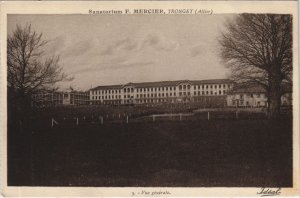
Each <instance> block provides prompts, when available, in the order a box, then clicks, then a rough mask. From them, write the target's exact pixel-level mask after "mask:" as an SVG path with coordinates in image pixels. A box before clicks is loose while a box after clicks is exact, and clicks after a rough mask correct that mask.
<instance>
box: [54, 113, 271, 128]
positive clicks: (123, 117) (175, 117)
mask: <svg viewBox="0 0 300 198" xmlns="http://www.w3.org/2000/svg"><path fill="white" fill-rule="evenodd" d="M267 118H268V117H267V114H266V112H262V111H260V112H255V111H242V110H235V111H233V110H231V111H209V110H207V111H200V112H194V113H165V114H152V115H141V116H138V115H136V114H133V115H132V114H131V113H112V114H101V115H98V116H94V115H92V116H77V117H76V116H74V117H71V118H70V117H63V118H61V117H52V118H51V122H50V124H51V127H55V126H80V125H81V126H82V125H104V124H129V123H138V122H165V121H174V122H180V121H210V120H243V119H267Z"/></svg>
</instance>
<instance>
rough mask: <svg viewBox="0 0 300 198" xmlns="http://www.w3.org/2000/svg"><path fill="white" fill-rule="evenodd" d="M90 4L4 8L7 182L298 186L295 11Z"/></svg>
mask: <svg viewBox="0 0 300 198" xmlns="http://www.w3.org/2000/svg"><path fill="white" fill-rule="evenodd" d="M88 12H89V13H88V14H13V13H12V14H10V13H9V14H7V33H6V36H7V38H6V63H7V65H6V70H7V85H6V87H7V88H6V89H7V92H6V94H7V96H6V98H7V181H6V182H7V186H8V187H22V186H25V187H185V188H189V187H226V188H228V187H245V188H248V187H250V188H256V189H257V190H256V191H257V192H256V194H255V195H254V196H270V195H273V196H276V195H280V194H281V189H282V188H293V187H295V186H294V185H293V184H294V182H295V181H293V178H294V177H293V173H294V172H293V171H294V167H293V162H294V161H293V134H294V133H293V130H294V128H293V127H294V124H295V123H294V122H293V120H295V114H293V112H294V111H293V109H294V107H295V106H294V104H295V98H294V92H293V82H294V80H293V79H295V75H298V74H295V66H296V65H293V60H294V59H295V57H294V56H296V59H297V58H298V57H297V54H296V55H295V54H294V49H295V46H294V45H293V42H294V35H293V31H294V30H295V29H294V28H295V27H293V24H294V20H296V21H297V20H298V19H297V18H295V16H293V14H291V13H288V12H287V13H268V12H266V13H256V12H254V11H253V13H249V12H242V13H223V14H222V13H217V14H213V10H211V11H210V10H197V9H139V8H137V9H130V10H127V9H120V10H117V9H116V10H108V9H107V10H105V9H103V10H102V9H101V10H99V9H98V10H97V9H96V8H95V9H90V10H88ZM190 13H193V14H190ZM194 13H196V14H194ZM199 13H200V14H199ZM297 53H298V52H297ZM293 66H294V67H293ZM294 83H295V82H294ZM294 85H295V84H294ZM297 89H298V88H297ZM296 100H298V99H296ZM296 102H298V101H296ZM297 110H298V109H297ZM152 193H153V192H152ZM157 193H158V194H157V195H160V196H162V195H164V196H168V195H169V196H170V194H171V193H170V192H168V191H164V192H157ZM147 195H149V194H147V192H146V191H133V192H132V194H129V195H128V196H147ZM151 195H152V196H155V194H154V195H153V194H151Z"/></svg>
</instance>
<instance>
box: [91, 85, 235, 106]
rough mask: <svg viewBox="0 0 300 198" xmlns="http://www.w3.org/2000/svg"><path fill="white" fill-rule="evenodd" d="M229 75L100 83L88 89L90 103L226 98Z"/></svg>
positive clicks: (114, 103)
mask: <svg viewBox="0 0 300 198" xmlns="http://www.w3.org/2000/svg"><path fill="white" fill-rule="evenodd" d="M232 86H233V84H232V81H230V80H229V79H214V80H180V81H160V82H143V83H127V84H124V85H109V86H98V87H95V88H92V89H90V90H89V96H90V104H106V105H107V104H111V105H119V104H155V103H189V102H203V101H206V100H211V99H212V98H223V100H222V101H224V102H225V101H226V95H227V92H228V90H230V89H231V88H232Z"/></svg>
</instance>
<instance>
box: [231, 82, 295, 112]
mask: <svg viewBox="0 0 300 198" xmlns="http://www.w3.org/2000/svg"><path fill="white" fill-rule="evenodd" d="M226 102H227V106H228V107H267V106H268V99H267V95H266V91H265V89H264V88H263V87H261V86H251V87H247V88H234V89H232V90H230V91H229V92H228V95H227V97H226ZM281 104H282V105H283V106H291V105H292V92H291V90H289V89H286V93H285V94H283V95H282V96H281Z"/></svg>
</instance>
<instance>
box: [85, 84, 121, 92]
mask: <svg viewBox="0 0 300 198" xmlns="http://www.w3.org/2000/svg"><path fill="white" fill-rule="evenodd" d="M121 88H122V85H104V86H98V87H94V88H92V89H90V91H93V90H99V89H104V90H105V89H121Z"/></svg>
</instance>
